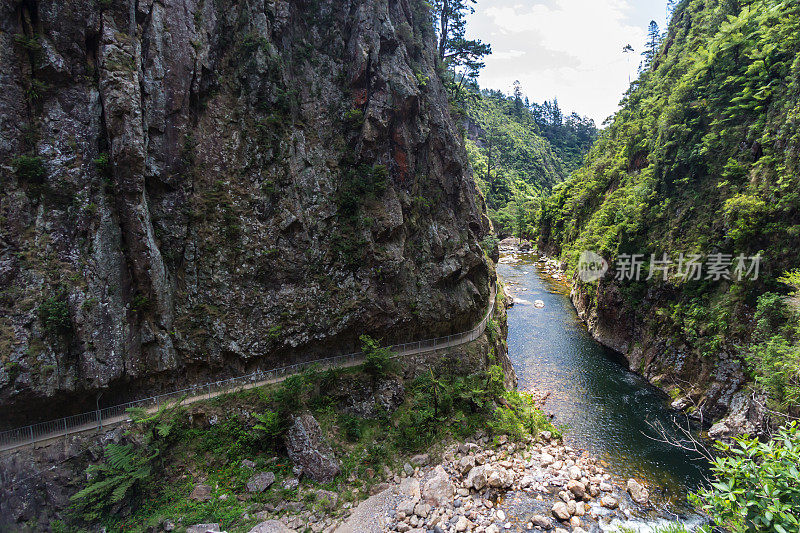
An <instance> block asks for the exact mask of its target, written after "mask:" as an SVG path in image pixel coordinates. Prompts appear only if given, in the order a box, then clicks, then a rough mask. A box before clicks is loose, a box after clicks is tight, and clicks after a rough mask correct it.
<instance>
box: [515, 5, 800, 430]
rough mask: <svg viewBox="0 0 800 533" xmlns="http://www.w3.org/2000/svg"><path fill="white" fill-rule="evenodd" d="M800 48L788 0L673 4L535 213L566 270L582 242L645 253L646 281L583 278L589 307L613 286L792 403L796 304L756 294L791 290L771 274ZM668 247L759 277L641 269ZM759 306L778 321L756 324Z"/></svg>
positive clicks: (664, 331)
mask: <svg viewBox="0 0 800 533" xmlns="http://www.w3.org/2000/svg"><path fill="white" fill-rule="evenodd" d="M798 58H800V5H798V4H797V3H796V2H789V1H781V0H749V1H741V2H727V1H721V0H715V1H712V2H705V1H701V0H684V1H682V2H680V3H679V4H678V5H677V6H676V8H675V11H674V14H673V17H672V21H671V23H670V27H669V31H668V32H667V34H666V37H665V39H664V40H663V42H662V43H660V48H659V49H658V52H657V53H656V54H654V55H653V57H652V58H651V59H650V60H649V62H648V65H647V66H648V68H647V69H645V70H644V71H643V72H642V74H641V76H640V78H639V79H638V80H637V81H635V82H634V83H633V84H632V85H631V87H630V90H629V91H628V93H627V94H626V96H625V98H624V100H623V102H622V109H621V110H620V111H619V112H618V113H617V114H616V115H615V116H614V117H613V120H612V122H611V124H610V126H609V127H608V128H607V130H606V131H604V132H603V134H602V136H601V137H600V139H599V140H598V141H597V142H596V144H595V145H594V146H593V148H592V149H591V151H590V154H589V156H588V158H587V160H586V163H585V164H584V165H583V166H582V167H580V168H579V169H578V170H577V171H576V172H575V173H574V174H573V176H572V177H571V178H570V179H569V180H567V181H566V182H565V183H563V184H560V185H557V186H556V187H554V189H553V192H552V194H551V195H550V196H549V197H548V198H547V199H546V200H545V201H543V202H542V204H541V205H540V206H539V207H538V208H537V209H536V210H534V211H532V212H531V213H530V214H529V216H530V217H531V221H532V225H533V226H534V231H535V232H536V233H538V236H539V246H540V248H541V249H542V250H544V251H546V252H548V253H552V254H554V255H557V256H560V257H561V259H562V260H564V261H566V262H567V264H568V265H570V268H572V269H574V268H575V266H576V264H577V262H578V257H579V254H580V253H581V252H582V251H583V250H593V251H595V252H597V253H599V254H601V255H602V256H604V257H605V258H607V259H609V260H612V261H613V260H614V259H615V258H618V257H620V256H621V255H622V254H642V257H643V259H644V266H643V270H642V272H644V273H645V276H643V277H642V279H641V280H639V281H636V280H624V281H621V280H616V281H614V280H611V278H612V277H614V272H613V271H612V272H611V273H610V274H609V275H607V277H606V278H605V279H603V280H601V281H600V282H599V287H590V286H586V285H584V287H583V291H584V292H585V293H586V294H587V295H589V296H590V304H589V305H590V307H591V306H593V305H596V302H597V299H598V298H602V297H604V296H608V295H610V294H612V293H614V294H619V295H620V297H621V300H622V303H621V305H624V306H625V308H626V309H627V310H630V312H631V313H632V315H633V316H634V317H635V321H636V322H637V323H639V324H644V325H645V328H646V329H647V330H648V331H649V332H650V334H651V336H652V337H660V338H666V339H670V340H669V344H670V345H671V346H674V347H676V349H679V350H683V351H686V352H689V353H692V354H695V355H697V356H702V357H705V358H707V359H712V360H713V358H714V357H716V356H717V355H719V354H721V353H726V354H738V355H739V356H741V358H746V359H747V361H748V362H749V365H748V368H749V371H750V372H752V373H753V375H754V377H755V380H756V383H757V385H758V386H759V388H762V389H763V390H765V391H766V392H767V393H768V394H769V395H770V398H771V401H772V402H773V405H775V406H777V407H779V408H781V409H783V410H789V411H791V412H794V413H795V414H797V406H798V404H797V393H796V392H795V391H796V387H797V383H798V373H797V368H798V367H797V365H798V363H797V361H798V337H797V335H796V331H797V330H796V324H797V321H796V313H795V312H793V311H791V309H790V307H792V303H791V302H786V301H785V299H784V298H782V297H778V296H769V295H767V294H765V293H767V292H772V293H776V294H781V293H783V294H785V287H783V286H781V285H780V284H779V283H778V278H780V277H781V276H783V275H784V273H786V272H790V271H795V269H797V268H798V260H799V259H798V257H800V256H798V252H797V251H798V249H800V166H799V165H800V158H799V157H798V154H799V153H800V128H798V122H797V119H796V117H797V116H798V114H800V60H799V59H798ZM662 253H667V254H670V255H671V257H672V258H675V259H677V256H678V254H680V253H684V254H686V255H687V256H688V255H689V254H695V253H696V254H702V255H708V254H715V253H719V254H723V256H724V257H731V258H732V259H733V260H734V261H735V258H737V257H738V256H739V255H740V254H743V255H745V256H747V257H751V256H756V255H757V254H760V255H761V257H762V261H761V265H760V272H759V276H758V279H757V280H754V279H739V276H737V275H736V274H735V272H729V274H727V275H725V276H724V277H723V278H722V279H718V280H709V279H703V278H701V279H699V280H694V279H691V277H689V276H684V277H681V276H679V275H677V272H675V271H673V272H671V273H670V275H669V277H668V279H667V280H663V279H661V277H660V276H658V275H657V276H655V277H653V279H650V280H645V279H644V277H646V273H647V272H648V266H649V264H650V263H651V259H650V258H651V254H654V256H655V257H661V256H662ZM734 265H735V263H734ZM732 269H733V267H731V270H732ZM704 276H705V273H704ZM788 277H791V274H787V278H784V279H788ZM595 285H596V283H595ZM768 300H769V301H768ZM758 313H761V314H762V315H763V314H765V313H773V314H776V316H780V317H781V318H780V320H783V321H785V325H786V327H785V328H784V327H781V328H778V329H773V330H771V331H772V333H770V335H769V336H768V337H764V336H763V335H764V332H758V331H756V332H755V333H754V332H753V328H752V326H750V324H751V322H750V321H751V318H752V317H753V316H754V314H758ZM751 335H753V336H752V338H751ZM694 377H696V376H694Z"/></svg>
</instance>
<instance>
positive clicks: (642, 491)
mask: <svg viewBox="0 0 800 533" xmlns="http://www.w3.org/2000/svg"><path fill="white" fill-rule="evenodd" d="M628 493H629V494H630V495H631V498H632V499H633V501H635V502H636V503H638V504H644V503H647V500H649V499H650V492H649V491H648V490H647V489H646V488H644V485H642V484H641V483H639V482H638V481H636V480H635V479H633V478H631V479H629V480H628Z"/></svg>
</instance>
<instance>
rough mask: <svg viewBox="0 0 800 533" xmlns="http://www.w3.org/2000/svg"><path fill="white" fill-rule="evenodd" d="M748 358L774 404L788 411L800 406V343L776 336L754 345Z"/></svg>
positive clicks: (756, 378) (753, 371)
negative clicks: (794, 343) (791, 342)
mask: <svg viewBox="0 0 800 533" xmlns="http://www.w3.org/2000/svg"><path fill="white" fill-rule="evenodd" d="M745 360H746V361H747V363H748V367H749V369H750V370H751V372H752V374H753V375H754V376H755V380H756V384H757V385H758V386H760V387H761V388H762V389H763V390H764V391H765V392H766V393H767V395H768V397H769V401H770V404H771V406H772V407H774V408H777V409H778V410H781V411H785V410H788V409H791V408H792V407H795V408H796V406H798V405H800V346H793V345H791V344H790V343H789V341H787V340H786V339H785V338H784V337H782V336H780V335H774V336H773V337H771V338H770V339H768V340H766V341H764V342H762V343H759V344H755V345H753V346H751V347H750V349H749V351H748V352H747V353H746V354H745Z"/></svg>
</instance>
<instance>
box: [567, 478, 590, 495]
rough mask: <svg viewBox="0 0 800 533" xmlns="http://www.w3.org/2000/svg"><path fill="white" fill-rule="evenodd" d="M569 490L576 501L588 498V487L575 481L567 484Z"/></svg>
mask: <svg viewBox="0 0 800 533" xmlns="http://www.w3.org/2000/svg"><path fill="white" fill-rule="evenodd" d="M567 490H568V491H570V492H571V493H572V494H573V495H574V496H575V499H576V500H582V499H583V498H584V497H585V496H586V486H585V485H584V484H583V483H581V482H580V481H575V480H574V479H572V480H570V481H569V482H567Z"/></svg>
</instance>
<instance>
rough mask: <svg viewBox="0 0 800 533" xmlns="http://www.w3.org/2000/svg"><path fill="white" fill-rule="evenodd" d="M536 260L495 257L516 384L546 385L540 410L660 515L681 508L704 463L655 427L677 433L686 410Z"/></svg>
mask: <svg viewBox="0 0 800 533" xmlns="http://www.w3.org/2000/svg"><path fill="white" fill-rule="evenodd" d="M536 261H537V256H536V255H535V254H521V253H517V254H512V255H506V256H504V258H503V259H501V261H500V264H499V265H498V274H499V275H500V277H501V278H502V279H503V280H504V281H505V283H506V284H507V285H508V286H509V289H510V291H511V292H512V294H514V295H515V302H516V303H515V305H514V306H513V307H512V308H511V309H509V311H508V348H509V355H510V357H511V361H512V362H513V365H514V369H515V371H516V373H517V376H518V379H519V388H520V390H525V389H526V388H533V389H537V390H539V391H549V392H550V396H549V397H548V399H547V402H546V404H545V409H544V410H545V411H546V412H549V413H553V414H554V420H553V421H554V423H555V424H556V425H564V426H565V431H564V436H565V440H566V442H567V443H568V444H570V445H571V446H574V447H576V448H580V449H584V450H587V451H589V452H590V453H592V454H593V455H595V456H596V457H599V458H600V459H601V460H603V461H604V462H605V463H606V467H607V470H608V471H609V472H610V473H612V474H613V475H616V476H618V477H620V478H622V479H625V478H629V477H634V478H637V479H639V480H643V481H645V482H646V483H647V485H648V486H649V487H650V489H651V494H652V496H653V500H654V501H657V502H658V503H659V505H660V507H661V511H663V512H664V513H665V514H666V515H669V514H670V513H684V512H686V511H687V509H688V506H687V504H686V496H687V494H688V492H690V491H691V490H694V489H696V488H697V487H698V486H699V485H700V484H701V483H702V482H703V480H704V479H705V477H704V476H705V474H706V472H707V470H706V463H705V462H704V460H703V459H702V458H701V457H700V456H698V455H697V454H694V453H691V452H687V451H686V450H683V449H681V448H678V447H676V446H674V445H672V444H668V443H666V442H663V441H662V439H661V435H660V434H659V432H658V431H656V430H655V429H654V427H662V428H664V429H665V431H666V434H667V436H668V437H669V438H670V439H675V440H680V439H681V436H682V435H681V433H680V432H679V431H678V429H677V427H676V424H681V425H682V426H684V427H685V426H686V419H685V417H684V416H683V415H682V414H681V413H678V412H675V411H673V410H671V409H670V408H669V405H668V397H667V396H666V395H665V394H664V393H663V392H662V391H660V390H658V389H657V388H655V387H653V386H652V385H650V383H648V382H647V380H646V379H644V378H642V377H641V376H639V375H637V374H635V373H633V372H630V371H629V370H628V369H627V365H626V364H625V360H624V358H623V357H622V356H621V355H620V354H618V353H616V352H614V351H612V350H610V349H608V348H605V347H604V346H602V345H601V344H600V343H598V342H596V341H595V340H594V339H593V338H592V337H591V335H590V334H589V332H588V331H587V329H586V327H585V325H584V324H583V323H582V322H581V321H580V320H579V319H578V316H577V313H576V312H575V309H574V307H573V306H572V302H571V301H570V299H569V288H568V287H567V286H566V285H565V284H563V283H560V282H558V281H555V280H553V279H552V278H551V277H550V276H549V275H548V274H546V273H545V272H544V271H543V270H542V269H541V267H540V264H539V263H537V262H536ZM536 300H541V301H543V302H544V307H543V308H537V307H536V306H535V305H534V302H535V301H536Z"/></svg>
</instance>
